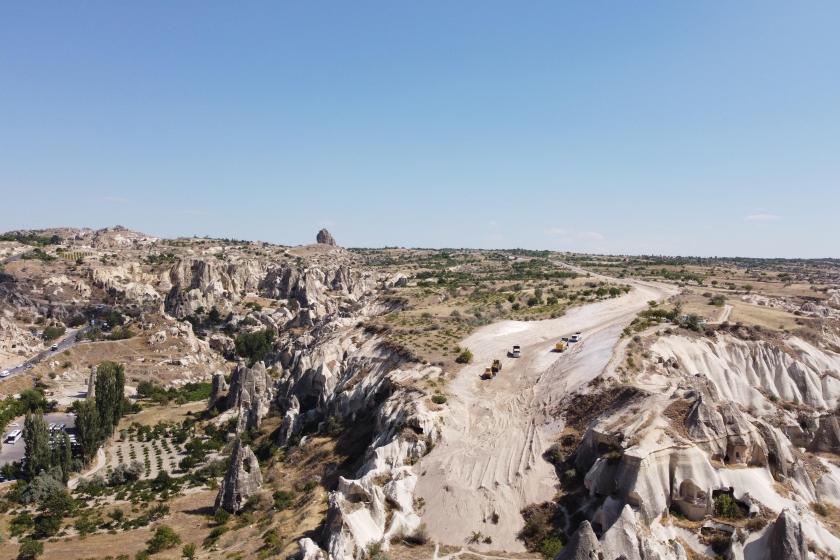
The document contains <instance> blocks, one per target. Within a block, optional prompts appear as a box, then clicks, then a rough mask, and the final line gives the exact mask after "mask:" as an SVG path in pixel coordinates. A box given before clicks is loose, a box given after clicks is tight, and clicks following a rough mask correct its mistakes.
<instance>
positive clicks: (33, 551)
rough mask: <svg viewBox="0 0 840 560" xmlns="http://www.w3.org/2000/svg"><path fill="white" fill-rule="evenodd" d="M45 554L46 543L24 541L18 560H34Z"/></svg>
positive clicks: (21, 544)
mask: <svg viewBox="0 0 840 560" xmlns="http://www.w3.org/2000/svg"><path fill="white" fill-rule="evenodd" d="M43 553H44V543H42V542H40V541H35V540H32V539H24V540H22V541H21V543H20V548H19V549H18V555H17V557H18V560H34V559H35V558H37V557H39V556H40V555H42V554H43Z"/></svg>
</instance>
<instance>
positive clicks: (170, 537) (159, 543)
mask: <svg viewBox="0 0 840 560" xmlns="http://www.w3.org/2000/svg"><path fill="white" fill-rule="evenodd" d="M180 543H181V537H179V536H178V534H177V533H176V532H175V531H174V530H173V529H172V527H170V526H168V525H158V528H157V529H155V532H154V534H153V535H152V538H151V539H149V540H148V541H146V545H147V546H146V551H147V552H148V553H149V554H155V553H156V552H160V551H161V550H168V549H170V548H174V547H175V546H177V545H179V544H180Z"/></svg>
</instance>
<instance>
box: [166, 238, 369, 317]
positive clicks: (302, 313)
mask: <svg viewBox="0 0 840 560" xmlns="http://www.w3.org/2000/svg"><path fill="white" fill-rule="evenodd" d="M337 251H342V250H340V249H338V250H337ZM348 260H349V257H348V256H347V255H346V254H344V253H343V252H342V253H340V254H338V255H337V256H336V258H335V259H333V260H332V261H330V262H324V263H322V264H320V265H314V264H310V263H297V262H293V261H292V262H286V263H264V262H261V261H257V260H239V261H235V262H229V263H228V262H224V261H218V260H216V259H203V258H195V259H186V260H182V261H179V262H178V263H177V264H175V265H173V266H172V268H171V269H169V271H168V272H167V273H166V274H165V275H164V277H163V278H162V281H161V288H162V289H165V290H168V293H167V295H166V299H165V307H166V310H167V312H169V313H170V314H172V315H174V316H175V317H178V318H184V317H187V316H189V315H192V314H194V313H195V312H196V311H197V310H198V309H200V308H203V309H205V310H209V309H212V308H214V307H215V308H216V309H217V310H219V311H220V312H229V311H230V310H231V309H232V307H233V305H234V304H236V303H237V302H239V301H241V299H242V298H243V297H244V296H246V295H247V294H253V295H257V294H258V295H261V296H264V297H267V298H270V299H276V300H288V301H289V304H290V308H289V310H290V313H289V314H288V315H287V316H286V317H285V319H286V320H289V319H292V320H293V321H294V324H291V325H290V326H304V327H311V326H314V325H315V324H316V323H317V322H318V321H319V320H323V319H324V318H325V317H328V316H331V315H336V314H343V315H344V316H349V315H353V314H358V313H359V312H360V311H361V309H360V306H361V305H362V304H361V300H362V298H363V297H364V296H365V295H371V294H372V290H373V289H374V288H375V287H376V277H375V275H374V274H373V273H371V272H369V271H364V270H358V269H356V268H353V267H351V266H350V265H349V264H347V263H346V261H348Z"/></svg>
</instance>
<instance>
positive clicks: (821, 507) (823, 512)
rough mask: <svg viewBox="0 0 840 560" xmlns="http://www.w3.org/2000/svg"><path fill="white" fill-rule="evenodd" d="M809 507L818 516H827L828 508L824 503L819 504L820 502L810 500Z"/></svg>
mask: <svg viewBox="0 0 840 560" xmlns="http://www.w3.org/2000/svg"><path fill="white" fill-rule="evenodd" d="M811 509H812V510H814V513H816V514H817V515H819V516H822V517H826V516H828V508H827V507H825V504H821V503H820V502H811Z"/></svg>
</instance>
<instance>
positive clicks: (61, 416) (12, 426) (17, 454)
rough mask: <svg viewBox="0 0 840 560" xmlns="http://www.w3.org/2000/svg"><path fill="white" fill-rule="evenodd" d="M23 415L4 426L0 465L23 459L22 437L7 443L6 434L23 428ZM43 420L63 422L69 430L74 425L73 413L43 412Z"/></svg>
mask: <svg viewBox="0 0 840 560" xmlns="http://www.w3.org/2000/svg"><path fill="white" fill-rule="evenodd" d="M23 420H24V419H23V417H22V416H21V417H19V418H15V419H14V420H12V421H11V422H10V423H9V425H8V426H6V430H5V431H4V432H3V440H2V443H0V445H2V447H0V466H2V465H5V464H6V463H13V462H15V461H20V460H21V459H23V456H24V453H25V451H26V447H25V445H24V442H23V438H20V439H19V440H17V442H15V443H13V444H7V443H5V441H6V435H7V434H9V432H12V431H14V430H23ZM44 420H45V421H46V422H47V425H49V424H64V425H65V426H66V427H65V429H66V430H67V431H70V430H71V429H72V428H73V427H75V425H76V416H75V415H73V414H67V413H64V412H54V413H51V414H45V415H44Z"/></svg>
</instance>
